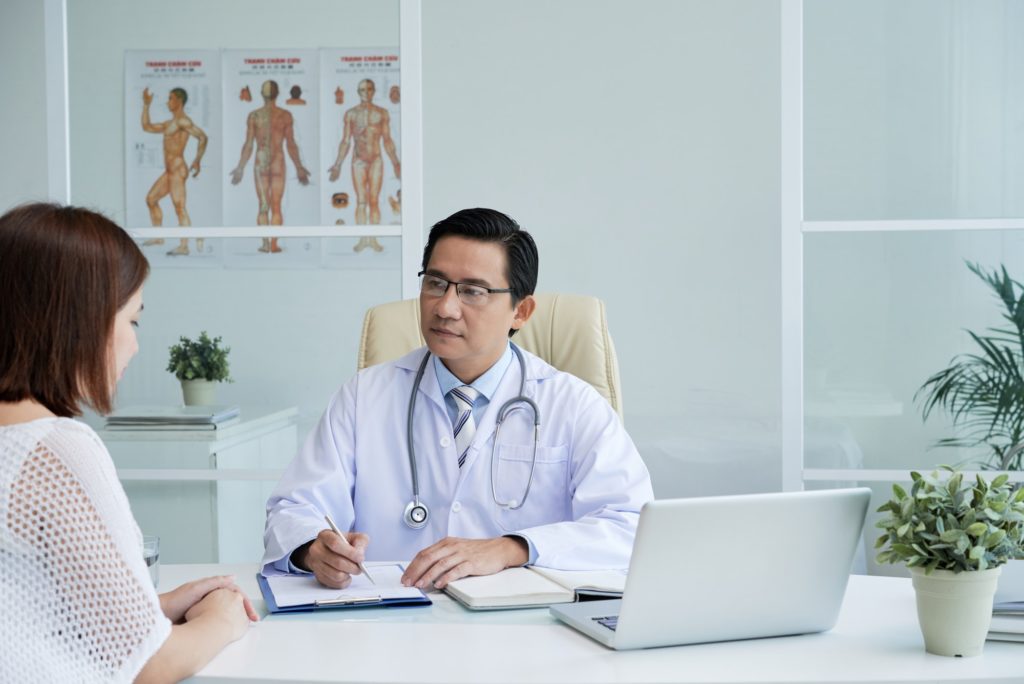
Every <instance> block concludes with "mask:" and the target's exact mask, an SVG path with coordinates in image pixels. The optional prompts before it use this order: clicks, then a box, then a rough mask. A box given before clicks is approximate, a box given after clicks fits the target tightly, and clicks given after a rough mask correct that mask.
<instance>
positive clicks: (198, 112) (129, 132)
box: [124, 50, 222, 266]
mask: <svg viewBox="0 0 1024 684" xmlns="http://www.w3.org/2000/svg"><path fill="white" fill-rule="evenodd" d="M124 79H125V88H124V92H125V102H124V111H125V116H124V120H125V197H126V207H125V215H126V222H127V227H128V228H130V229H140V231H142V232H144V229H145V228H146V227H152V226H163V227H179V226H180V227H185V226H196V227H211V226H219V225H221V216H222V211H221V181H220V178H221V145H222V139H221V128H220V124H221V109H220V104H221V100H220V53H219V52H218V51H216V50H163V51H152V50H129V51H126V52H125V70H124ZM142 245H143V248H144V250H145V252H146V255H147V256H148V257H149V258H150V259H151V260H153V261H154V262H156V263H160V262H162V261H164V260H168V259H169V260H171V261H175V262H177V263H178V264H179V265H192V266H199V265H202V264H203V262H206V264H207V265H216V262H217V260H218V259H219V255H218V254H217V252H218V250H219V248H220V241H219V240H195V239H191V240H189V239H183V240H178V239H164V240H159V239H144V240H143V241H142ZM185 257H189V258H188V259H186V258H185Z"/></svg>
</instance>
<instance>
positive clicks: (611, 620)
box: [591, 615, 619, 632]
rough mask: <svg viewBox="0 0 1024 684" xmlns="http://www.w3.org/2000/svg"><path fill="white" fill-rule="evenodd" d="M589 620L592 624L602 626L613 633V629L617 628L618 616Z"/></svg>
mask: <svg viewBox="0 0 1024 684" xmlns="http://www.w3.org/2000/svg"><path fill="white" fill-rule="evenodd" d="M591 620H593V621H594V622H596V623H597V624H599V625H603V626H605V627H607V628H608V629H610V630H612V631H613V632H614V631H615V628H616V627H618V626H619V616H618V615H609V616H607V617H596V618H591Z"/></svg>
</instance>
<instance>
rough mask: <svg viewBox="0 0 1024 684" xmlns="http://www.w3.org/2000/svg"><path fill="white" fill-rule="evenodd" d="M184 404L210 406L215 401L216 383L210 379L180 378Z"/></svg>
mask: <svg viewBox="0 0 1024 684" xmlns="http://www.w3.org/2000/svg"><path fill="white" fill-rule="evenodd" d="M181 393H182V395H183V396H184V397H185V406H211V405H213V404H216V403H217V383H215V382H213V381H212V380H182V381H181Z"/></svg>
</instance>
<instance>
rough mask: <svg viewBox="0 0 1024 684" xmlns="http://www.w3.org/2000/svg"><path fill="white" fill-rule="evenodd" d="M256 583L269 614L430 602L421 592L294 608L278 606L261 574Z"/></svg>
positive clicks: (257, 576)
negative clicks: (410, 594)
mask: <svg viewBox="0 0 1024 684" xmlns="http://www.w3.org/2000/svg"><path fill="white" fill-rule="evenodd" d="M256 582H257V583H258V584H259V586H260V593H262V594H263V600H264V601H265V602H266V604H267V610H268V611H269V612H270V613H308V612H311V611H316V610H334V609H336V608H380V607H390V606H429V605H431V603H432V601H431V600H430V599H429V598H427V595H426V594H424V593H423V592H422V591H421V592H419V594H420V595H419V596H416V597H401V598H383V597H381V596H370V597H366V596H360V597H353V598H338V599H329V600H322V601H314V602H313V603H303V604H297V605H294V606H284V607H282V606H279V605H277V601H276V600H275V598H274V592H273V590H272V589H271V588H270V584H269V583H268V582H267V578H266V577H264V576H263V574H262V573H256Z"/></svg>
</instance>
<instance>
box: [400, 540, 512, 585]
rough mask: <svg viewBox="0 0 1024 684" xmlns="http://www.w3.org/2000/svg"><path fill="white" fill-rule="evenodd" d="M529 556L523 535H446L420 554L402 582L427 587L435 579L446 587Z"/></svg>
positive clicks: (499, 570)
mask: <svg viewBox="0 0 1024 684" xmlns="http://www.w3.org/2000/svg"><path fill="white" fill-rule="evenodd" d="M529 560H530V552H529V547H528V546H527V544H526V541H525V540H522V539H520V538H519V537H494V538H493V539H459V538H458V537H445V538H444V539H442V540H441V541H439V542H437V543H436V544H433V545H431V546H428V547H427V548H425V549H423V550H422V551H420V552H419V553H417V554H416V557H415V558H413V559H412V562H411V563H409V567H408V568H406V570H405V574H404V575H402V584H404V585H405V586H407V587H411V586H416V587H418V588H420V589H426V588H428V587H429V586H430V585H431V583H433V585H434V587H435V588H437V589H444V588H445V586H446V585H447V584H448V583H449V582H451V581H453V580H457V579H459V578H460V577H468V576H469V575H493V574H494V573H496V572H501V571H502V570H504V569H505V568H511V567H516V566H519V565H524V564H525V563H526V562H527V561H529Z"/></svg>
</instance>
